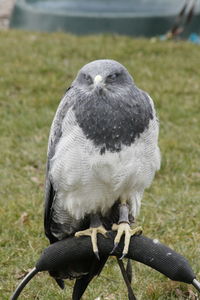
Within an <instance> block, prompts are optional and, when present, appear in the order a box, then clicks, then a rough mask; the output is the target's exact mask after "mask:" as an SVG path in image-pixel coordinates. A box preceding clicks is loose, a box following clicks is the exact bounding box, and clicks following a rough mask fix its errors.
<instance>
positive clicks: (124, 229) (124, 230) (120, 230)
mask: <svg viewBox="0 0 200 300" xmlns="http://www.w3.org/2000/svg"><path fill="white" fill-rule="evenodd" d="M112 230H116V231H117V235H116V237H115V240H114V248H113V250H112V252H111V254H112V253H113V252H114V250H115V249H116V247H117V246H118V244H119V242H120V239H121V237H122V235H123V234H125V239H124V249H123V252H122V256H121V258H120V259H123V258H124V257H125V256H126V254H127V253H128V249H129V244H130V239H131V236H132V235H138V234H141V233H142V227H141V226H139V227H136V228H134V229H131V227H130V225H129V224H128V223H120V224H119V225H117V224H113V226H112Z"/></svg>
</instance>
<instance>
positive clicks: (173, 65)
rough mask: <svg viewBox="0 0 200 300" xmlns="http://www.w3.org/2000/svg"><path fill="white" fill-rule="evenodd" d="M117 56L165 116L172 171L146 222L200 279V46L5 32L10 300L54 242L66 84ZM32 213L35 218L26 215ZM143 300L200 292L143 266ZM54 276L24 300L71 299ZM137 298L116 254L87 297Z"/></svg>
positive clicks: (0, 102)
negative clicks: (49, 209)
mask: <svg viewBox="0 0 200 300" xmlns="http://www.w3.org/2000/svg"><path fill="white" fill-rule="evenodd" d="M98 58H113V59H116V60H118V61H120V62H121V63H123V64H124V65H125V66H126V67H127V68H128V69H129V71H130V73H131V74H132V75H133V77H134V79H135V82H136V83H137V85H138V86H139V87H140V88H142V89H144V90H146V91H148V92H149V93H150V95H151V96H152V98H153V99H154V102H155V105H156V108H157V112H158V115H159V118H160V147H161V152H162V168H161V171H160V172H159V173H158V174H157V176H156V178H155V180H154V183H153V185H152V187H151V188H150V189H149V190H148V191H146V193H145V196H144V199H143V206H142V209H141V214H140V217H139V218H138V223H140V224H141V225H142V226H143V228H144V234H145V235H147V236H149V237H152V238H158V239H159V240H160V241H161V242H163V243H166V244H167V245H169V246H170V247H172V248H173V249H175V250H176V251H177V252H180V253H181V254H183V255H185V256H186V257H187V258H188V260H189V261H190V263H191V265H192V267H193V269H194V271H195V272H196V274H197V276H199V278H200V260H199V252H200V246H199V245H200V233H199V232H200V225H199V214H200V201H199V200H200V199H199V198H200V193H199V181H200V169H199V165H200V164H199V163H200V161H199V157H200V145H199V144H200V140H199V124H200V117H199V114H200V96H199V95H200V93H199V87H200V84H199V78H200V48H199V47H198V46H196V45H192V44H189V43H187V42H178V43H175V42H170V41H169V42H161V41H156V42H151V41H150V40H145V39H132V38H128V37H119V36H105V35H99V36H91V37H75V36H71V35H66V34H61V33H59V34H41V33H25V32H20V31H6V32H0V132H1V135H0V138H1V140H0V153H1V155H0V164H1V173H0V177H1V179H0V184H1V188H0V192H1V198H0V216H1V222H0V231H1V236H0V243H1V245H0V261H1V268H0V298H1V299H8V298H9V296H10V295H11V293H12V291H13V290H14V288H15V287H16V285H17V283H18V282H19V277H20V276H21V275H22V274H23V273H24V272H25V271H26V270H28V269H29V268H32V267H33V266H34V263H35V262H36V260H37V259H38V257H39V255H40V253H41V251H42V250H43V249H44V247H46V246H47V245H48V241H47V240H46V239H45V237H44V233H43V194H44V192H43V182H44V173H45V160H46V148H47V139H48V133H49V127H50V124H51V121H52V118H53V115H54V113H55V110H56V107H57V105H58V103H59V101H60V98H61V96H62V95H63V93H64V91H65V89H66V88H67V87H68V86H69V85H70V83H71V81H72V80H73V78H74V76H75V75H76V73H77V71H78V70H79V69H80V67H81V66H83V65H84V64H85V63H87V62H89V61H91V60H94V59H98ZM24 213H25V216H24ZM133 265H134V272H135V279H134V289H135V292H136V294H137V296H138V299H142V300H145V299H146V300H148V299H159V300H161V299H163V300H167V299H197V298H195V294H196V292H195V290H194V289H193V288H192V287H191V286H189V285H186V284H181V283H179V282H172V281H170V280H169V279H167V278H166V277H164V276H163V275H161V274H160V273H158V272H156V271H154V270H152V269H150V268H148V267H146V266H143V265H141V264H139V263H133ZM72 285H73V282H70V281H69V282H67V288H66V290H65V291H64V292H63V291H60V290H59V289H58V288H57V286H56V285H55V283H54V282H53V280H52V279H51V278H50V277H49V276H48V274H47V273H41V274H39V275H37V277H35V278H34V279H33V280H32V281H31V282H30V283H29V285H28V286H27V287H26V288H25V290H24V291H23V294H22V295H21V298H20V299H40V300H42V299H70V295H71V291H72ZM98 296H100V297H101V300H103V299H105V300H106V299H107V300H109V299H110V300H112V299H119V300H121V299H122V300H123V299H127V296H126V289H125V287H124V283H123V280H122V278H121V275H120V274H119V270H118V266H117V265H116V262H115V260H114V259H112V258H111V259H110V260H109V262H108V263H107V265H106V267H105V269H104V271H103V272H102V275H101V276H100V277H99V278H97V279H95V280H94V281H93V282H92V284H91V285H90V286H89V288H88V290H87V292H86V294H85V296H84V299H89V300H94V299H95V298H97V297H98Z"/></svg>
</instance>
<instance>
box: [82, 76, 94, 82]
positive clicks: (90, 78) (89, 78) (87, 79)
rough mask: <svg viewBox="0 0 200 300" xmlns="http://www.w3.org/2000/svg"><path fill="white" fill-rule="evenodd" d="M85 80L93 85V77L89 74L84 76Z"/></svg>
mask: <svg viewBox="0 0 200 300" xmlns="http://www.w3.org/2000/svg"><path fill="white" fill-rule="evenodd" d="M83 76H84V80H85V81H87V83H88V84H92V77H91V76H90V75H87V74H83Z"/></svg>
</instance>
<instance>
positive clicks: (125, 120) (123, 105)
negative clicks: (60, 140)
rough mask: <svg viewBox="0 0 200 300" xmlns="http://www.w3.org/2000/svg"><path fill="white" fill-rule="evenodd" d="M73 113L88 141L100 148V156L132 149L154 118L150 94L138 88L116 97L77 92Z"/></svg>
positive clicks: (108, 94)
mask: <svg viewBox="0 0 200 300" xmlns="http://www.w3.org/2000/svg"><path fill="white" fill-rule="evenodd" d="M130 99H131V101H130ZM73 110H74V112H75V116H76V119H77V122H78V124H79V126H80V127H81V128H82V130H83V132H84V134H85V136H86V138H88V139H90V140H92V142H93V143H94V145H95V146H97V147H98V148H100V153H101V154H104V153H105V151H107V150H108V151H110V152H119V151H120V150H121V148H122V146H123V145H125V146H130V145H131V144H132V143H134V141H135V138H136V137H139V136H140V134H141V133H142V132H144V130H145V129H146V128H147V127H148V124H149V121H150V119H152V118H153V112H152V107H151V105H150V103H149V98H148V96H147V94H146V93H145V92H143V91H141V90H139V89H138V88H137V87H136V86H135V87H131V89H130V90H128V91H127V90H124V91H123V92H121V93H117V92H115V94H113V93H109V92H107V93H102V94H98V95H97V94H96V93H81V92H79V91H78V90H77V98H76V102H75V103H74V106H73Z"/></svg>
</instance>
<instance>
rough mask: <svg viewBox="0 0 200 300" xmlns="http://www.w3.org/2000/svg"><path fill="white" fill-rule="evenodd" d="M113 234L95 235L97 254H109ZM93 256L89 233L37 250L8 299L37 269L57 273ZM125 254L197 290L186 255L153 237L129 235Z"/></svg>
mask: <svg viewBox="0 0 200 300" xmlns="http://www.w3.org/2000/svg"><path fill="white" fill-rule="evenodd" d="M115 234H116V233H114V232H112V231H111V232H109V233H108V238H105V237H104V236H103V235H98V246H99V253H100V257H101V256H102V257H103V256H107V255H111V254H110V252H111V251H112V249H113V240H114V237H115ZM123 245H124V243H123V239H122V240H121V242H120V244H119V246H118V247H117V249H116V250H115V251H114V252H113V253H112V256H116V257H118V258H119V257H121V254H122V250H123ZM93 257H94V253H93V251H92V247H91V240H90V238H89V237H79V238H75V237H70V238H67V239H64V240H62V241H59V242H56V243H54V244H52V245H50V246H49V247H47V248H46V249H45V250H44V251H43V253H42V254H41V256H40V259H39V260H38V261H37V263H36V266H35V268H33V269H32V270H31V271H30V272H29V273H28V274H27V275H26V277H25V278H24V279H23V280H22V281H21V283H20V284H19V285H18V287H17V288H16V290H15V292H14V294H13V295H12V297H11V298H10V300H16V299H17V298H18V296H19V295H20V293H21V291H22V290H23V288H24V287H25V286H26V284H27V283H28V282H29V281H30V280H31V279H32V278H33V277H34V276H35V275H36V274H37V273H38V272H42V271H49V272H52V273H54V274H55V273H60V272H62V270H63V271H64V270H65V268H66V266H67V265H69V264H70V265H72V264H74V266H75V267H76V266H78V265H79V264H80V263H81V261H85V260H88V261H89V260H90V258H93ZM126 257H127V258H130V259H132V260H135V261H138V262H141V263H143V264H145V265H147V266H149V267H151V268H153V269H155V270H157V271H158V272H160V273H162V274H164V275H165V276H167V277H168V278H170V279H171V280H175V281H181V282H185V283H188V284H192V285H193V286H194V287H195V288H196V289H197V290H198V291H199V292H200V283H199V282H198V281H197V279H196V276H195V274H194V272H193V270H192V269H191V267H190V265H189V263H188V261H187V260H186V258H184V257H183V256H182V255H180V254H178V253H176V252H175V251H174V250H172V249H171V248H169V247H167V246H165V245H164V244H162V243H160V242H159V241H158V240H157V239H150V238H147V237H145V236H143V235H140V236H133V237H132V238H131V242H130V246H129V252H128V254H127V255H126Z"/></svg>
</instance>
